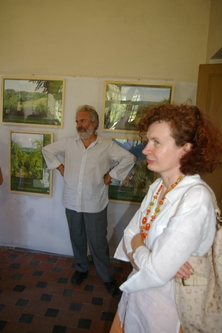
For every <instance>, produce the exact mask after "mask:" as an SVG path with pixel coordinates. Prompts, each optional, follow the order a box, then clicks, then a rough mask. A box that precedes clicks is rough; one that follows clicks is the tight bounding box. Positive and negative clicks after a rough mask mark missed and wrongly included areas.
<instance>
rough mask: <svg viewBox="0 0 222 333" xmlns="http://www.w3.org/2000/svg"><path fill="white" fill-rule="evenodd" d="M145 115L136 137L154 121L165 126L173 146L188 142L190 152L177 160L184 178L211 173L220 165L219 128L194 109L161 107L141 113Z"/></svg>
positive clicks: (221, 141) (220, 143) (221, 151)
mask: <svg viewBox="0 0 222 333" xmlns="http://www.w3.org/2000/svg"><path fill="white" fill-rule="evenodd" d="M143 111H144V112H145V116H144V117H143V118H142V119H141V120H140V122H139V124H138V130H139V133H140V135H141V136H142V135H144V134H145V133H146V132H147V130H148V127H149V126H150V125H151V124H152V123H154V122H156V121H159V122H162V121H165V122H167V123H169V125H170V128H171V132H172V137H173V138H174V139H175V143H176V145H177V146H179V147H182V146H183V145H185V144H186V143H188V142H189V143H192V149H191V150H190V151H188V152H187V153H186V154H185V155H184V156H183V157H182V158H181V160H180V164H181V167H180V171H181V172H182V173H183V174H185V175H193V174H196V173H206V172H213V170H214V169H215V168H216V167H218V166H219V165H221V157H222V133H221V131H220V129H219V127H218V126H217V125H216V124H215V123H214V122H213V121H212V120H211V119H210V118H209V117H208V116H207V115H206V114H204V113H202V112H200V111H199V109H198V108H197V107H196V106H192V105H187V104H181V105H176V104H163V105H158V106H156V107H152V108H145V109H144V110H143Z"/></svg>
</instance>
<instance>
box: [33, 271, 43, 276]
mask: <svg viewBox="0 0 222 333" xmlns="http://www.w3.org/2000/svg"><path fill="white" fill-rule="evenodd" d="M43 273H44V271H38V270H35V271H34V272H33V273H32V276H42V275H43Z"/></svg>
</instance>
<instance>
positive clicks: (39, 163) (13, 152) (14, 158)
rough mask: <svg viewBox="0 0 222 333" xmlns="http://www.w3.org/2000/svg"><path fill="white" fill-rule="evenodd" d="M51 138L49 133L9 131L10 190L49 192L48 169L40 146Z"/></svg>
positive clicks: (34, 192) (33, 192) (46, 193)
mask: <svg viewBox="0 0 222 333" xmlns="http://www.w3.org/2000/svg"><path fill="white" fill-rule="evenodd" d="M51 140H52V134H51V133H41V132H39V133H38V132H31V133H30V132H22V131H16V132H13V131H10V172H11V177H10V190H11V191H16V192H29V193H32V194H43V195H44V194H45V195H49V194H50V183H51V182H50V177H51V174H50V171H49V170H47V168H46V164H45V161H44V158H43V155H42V147H43V146H45V145H47V144H49V143H50V142H51Z"/></svg>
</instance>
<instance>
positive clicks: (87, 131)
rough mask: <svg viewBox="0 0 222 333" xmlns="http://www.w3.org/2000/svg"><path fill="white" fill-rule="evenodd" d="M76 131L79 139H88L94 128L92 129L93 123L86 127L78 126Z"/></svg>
mask: <svg viewBox="0 0 222 333" xmlns="http://www.w3.org/2000/svg"><path fill="white" fill-rule="evenodd" d="M80 129H82V130H84V132H80V131H79V130H80ZM77 131H78V134H79V137H80V138H81V139H89V138H90V137H91V136H92V135H93V134H94V132H95V129H94V127H93V125H92V124H90V126H89V127H88V128H87V129H85V128H83V127H79V128H77Z"/></svg>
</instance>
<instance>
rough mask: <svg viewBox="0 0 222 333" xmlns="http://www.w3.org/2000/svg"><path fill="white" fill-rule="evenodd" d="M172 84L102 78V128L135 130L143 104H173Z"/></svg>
mask: <svg viewBox="0 0 222 333" xmlns="http://www.w3.org/2000/svg"><path fill="white" fill-rule="evenodd" d="M173 93H174V86H173V85H167V84H142V83H141V84H138V83H128V82H114V81H105V86H104V103H103V130H104V131H112V132H126V131H128V132H132V133H133V132H134V133H135V132H136V126H137V124H138V122H139V120H140V119H141V118H142V117H143V115H144V110H143V109H144V107H151V106H155V105H157V104H163V103H172V101H173Z"/></svg>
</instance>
